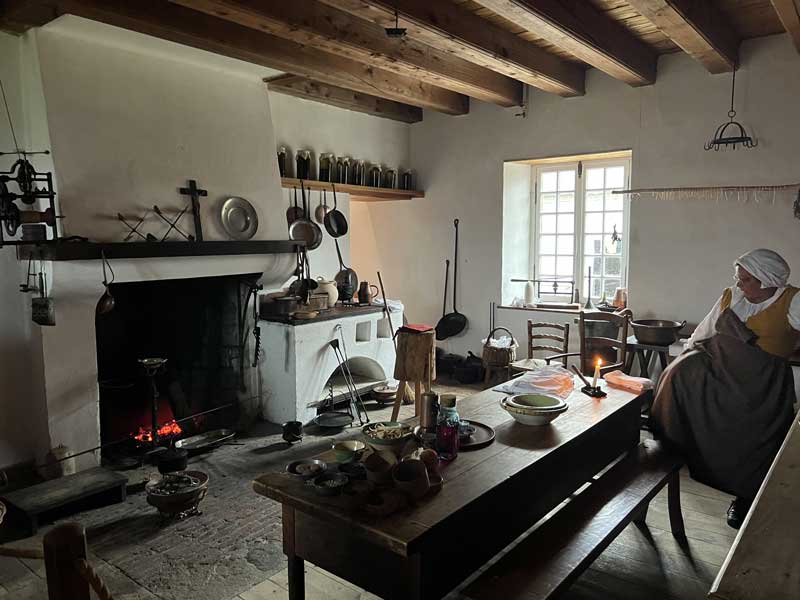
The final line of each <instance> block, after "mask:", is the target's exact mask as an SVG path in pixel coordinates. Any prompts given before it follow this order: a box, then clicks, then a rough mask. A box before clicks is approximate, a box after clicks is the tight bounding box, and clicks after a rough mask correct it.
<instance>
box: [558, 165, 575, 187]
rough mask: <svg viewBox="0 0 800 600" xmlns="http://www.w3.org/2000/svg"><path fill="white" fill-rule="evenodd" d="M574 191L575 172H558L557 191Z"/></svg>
mask: <svg viewBox="0 0 800 600" xmlns="http://www.w3.org/2000/svg"><path fill="white" fill-rule="evenodd" d="M574 189H575V171H573V170H569V171H559V172H558V191H559V192H571V191H572V190H574Z"/></svg>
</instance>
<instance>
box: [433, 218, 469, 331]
mask: <svg viewBox="0 0 800 600" xmlns="http://www.w3.org/2000/svg"><path fill="white" fill-rule="evenodd" d="M453 226H454V227H455V230H456V235H455V250H454V257H453V312H451V313H448V314H446V315H445V316H444V317H442V318H441V320H440V321H439V323H438V324H437V325H436V331H437V338H438V337H439V335H441V336H442V337H441V338H440V339H442V340H446V339H447V338H449V337H453V336H454V335H458V334H460V333H462V332H463V331H464V330H465V329H466V328H467V324H468V321H467V317H466V316H464V315H462V314H461V313H460V312H458V308H457V307H456V302H457V289H458V219H455V220H454V221H453Z"/></svg>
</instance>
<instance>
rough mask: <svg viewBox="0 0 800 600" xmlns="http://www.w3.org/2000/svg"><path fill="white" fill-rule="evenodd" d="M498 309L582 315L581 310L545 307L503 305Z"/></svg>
mask: <svg viewBox="0 0 800 600" xmlns="http://www.w3.org/2000/svg"><path fill="white" fill-rule="evenodd" d="M497 308H502V309H505V310H525V311H528V312H543V313H557V314H565V315H579V314H580V313H581V309H580V308H550V307H544V306H524V307H523V306H505V305H501V306H498V307H497Z"/></svg>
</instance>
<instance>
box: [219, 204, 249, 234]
mask: <svg viewBox="0 0 800 600" xmlns="http://www.w3.org/2000/svg"><path fill="white" fill-rule="evenodd" d="M220 216H221V219H222V226H223V227H224V228H225V231H226V232H227V234H228V235H229V236H231V238H233V239H234V240H249V239H250V238H251V237H253V236H254V235H255V234H256V231H258V215H257V214H256V209H255V208H253V205H252V204H250V203H249V202H248V201H247V200H245V199H244V198H239V197H238V196H234V197H232V198H228V199H227V200H225V203H224V204H223V205H222V214H221V215H220Z"/></svg>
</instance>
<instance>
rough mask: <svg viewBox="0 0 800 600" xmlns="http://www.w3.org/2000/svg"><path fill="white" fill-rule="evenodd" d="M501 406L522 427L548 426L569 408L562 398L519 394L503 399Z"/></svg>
mask: <svg viewBox="0 0 800 600" xmlns="http://www.w3.org/2000/svg"><path fill="white" fill-rule="evenodd" d="M500 406H502V407H503V409H504V410H505V411H506V412H508V414H510V415H511V416H512V417H513V418H514V420H515V421H517V422H518V423H521V424H522V425H548V424H549V423H550V422H552V421H553V420H554V419H555V418H557V417H558V416H559V415H560V414H561V413H563V412H565V411H566V410H567V408H568V406H567V403H566V402H564V401H563V400H561V399H560V398H555V397H553V396H545V395H543V394H519V395H517V396H510V397H508V398H503V399H502V400H501V401H500Z"/></svg>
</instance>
